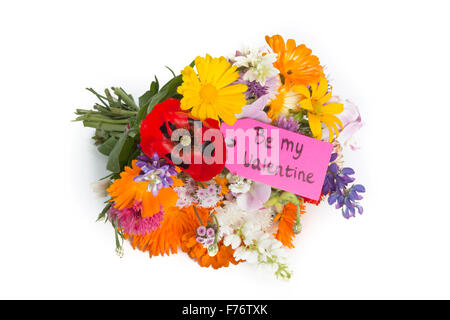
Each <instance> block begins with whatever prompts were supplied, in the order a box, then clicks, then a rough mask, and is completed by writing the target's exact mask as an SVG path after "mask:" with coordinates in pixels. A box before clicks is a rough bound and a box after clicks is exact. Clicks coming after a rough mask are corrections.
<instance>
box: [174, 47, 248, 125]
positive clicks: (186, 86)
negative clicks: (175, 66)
mask: <svg viewBox="0 0 450 320" xmlns="http://www.w3.org/2000/svg"><path fill="white" fill-rule="evenodd" d="M195 67H196V69H197V73H198V74H197V73H195V71H194V69H193V68H191V67H190V66H187V67H186V68H184V70H183V71H181V74H182V76H183V83H182V85H181V86H180V87H178V90H177V91H178V93H179V94H181V95H183V98H182V99H181V105H180V107H181V109H183V110H189V109H192V110H191V114H192V115H193V116H194V117H196V118H199V119H201V120H204V119H206V118H210V119H214V120H217V121H219V118H220V119H222V121H224V122H226V123H228V124H229V125H233V124H234V122H235V121H236V114H240V113H241V112H242V107H243V106H245V105H246V103H247V102H246V100H245V95H244V92H245V91H247V86H246V85H245V84H233V85H230V84H231V83H233V82H234V81H236V80H237V79H238V78H239V72H238V71H237V70H236V69H237V67H236V66H231V64H230V63H229V62H228V61H227V59H225V58H224V57H220V58H212V57H211V56H210V55H209V54H207V55H206V57H205V58H203V57H197V58H195Z"/></svg>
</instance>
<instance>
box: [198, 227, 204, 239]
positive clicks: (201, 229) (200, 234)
mask: <svg viewBox="0 0 450 320" xmlns="http://www.w3.org/2000/svg"><path fill="white" fill-rule="evenodd" d="M197 235H199V236H200V237H204V236H205V235H206V227H205V226H200V227H198V228H197Z"/></svg>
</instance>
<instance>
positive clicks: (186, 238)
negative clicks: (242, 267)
mask: <svg viewBox="0 0 450 320" xmlns="http://www.w3.org/2000/svg"><path fill="white" fill-rule="evenodd" d="M217 246H218V248H219V251H218V252H217V254H216V255H215V256H213V257H211V256H210V255H209V254H208V249H206V248H205V247H203V245H202V244H201V243H198V242H197V240H196V233H195V231H190V232H188V233H185V234H184V235H183V237H182V239H181V250H183V251H184V252H187V254H188V255H189V256H190V257H191V258H192V259H194V260H195V261H197V262H198V264H199V265H200V266H202V267H205V268H207V267H213V268H214V269H219V268H222V267H228V266H229V265H230V262H231V263H232V264H238V263H239V261H236V260H235V259H234V256H233V254H234V250H233V249H232V248H231V246H226V245H224V244H223V242H222V241H220V242H219V243H218V244H217Z"/></svg>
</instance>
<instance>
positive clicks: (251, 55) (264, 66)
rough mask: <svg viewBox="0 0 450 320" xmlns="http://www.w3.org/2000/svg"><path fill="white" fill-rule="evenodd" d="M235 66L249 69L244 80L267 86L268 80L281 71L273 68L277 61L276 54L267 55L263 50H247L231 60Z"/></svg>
mask: <svg viewBox="0 0 450 320" xmlns="http://www.w3.org/2000/svg"><path fill="white" fill-rule="evenodd" d="M231 61H232V62H234V65H235V66H237V67H238V68H239V67H244V68H246V69H247V71H246V72H245V74H244V76H243V79H244V80H246V81H258V82H259V83H260V84H261V85H265V83H266V79H267V78H270V77H273V76H275V75H277V74H278V73H279V71H278V70H277V69H276V68H275V67H274V66H273V63H274V62H275V61H277V55H276V54H275V53H265V52H264V50H263V49H245V50H243V51H242V52H239V54H238V55H236V56H234V57H232V58H231Z"/></svg>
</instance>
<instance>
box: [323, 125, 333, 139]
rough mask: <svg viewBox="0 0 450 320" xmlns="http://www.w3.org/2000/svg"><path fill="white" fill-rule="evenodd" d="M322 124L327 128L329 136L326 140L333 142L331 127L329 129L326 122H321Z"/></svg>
mask: <svg viewBox="0 0 450 320" xmlns="http://www.w3.org/2000/svg"><path fill="white" fill-rule="evenodd" d="M323 124H324V125H325V126H326V127H327V128H328V136H329V138H328V142H330V143H331V142H333V139H334V132H333V129H331V127H330V126H329V125H328V124H327V123H326V122H323Z"/></svg>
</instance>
